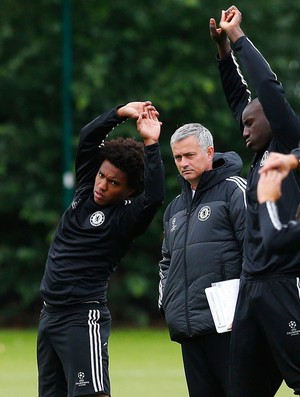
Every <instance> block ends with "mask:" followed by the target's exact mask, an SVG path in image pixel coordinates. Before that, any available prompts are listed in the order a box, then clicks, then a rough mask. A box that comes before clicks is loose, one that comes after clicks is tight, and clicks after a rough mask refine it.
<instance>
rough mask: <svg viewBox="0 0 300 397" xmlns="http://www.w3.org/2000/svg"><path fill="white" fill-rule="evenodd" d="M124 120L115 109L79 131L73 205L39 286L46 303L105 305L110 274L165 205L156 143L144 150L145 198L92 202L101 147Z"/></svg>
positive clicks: (50, 250)
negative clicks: (97, 303) (102, 204)
mask: <svg viewBox="0 0 300 397" xmlns="http://www.w3.org/2000/svg"><path fill="white" fill-rule="evenodd" d="M125 120H126V119H125V118H120V117H118V116H117V114H116V109H113V110H110V111H107V112H106V113H104V114H102V115H101V116H99V117H98V118H96V119H95V120H94V121H92V122H91V123H89V124H88V125H87V126H85V127H84V128H83V129H82V131H81V136H80V141H79V146H78V151H77V156H76V164H75V166H76V191H75V196H74V200H73V202H72V204H71V205H70V207H69V208H68V209H67V210H66V211H65V213H64V214H63V216H62V218H61V221H60V223H59V225H58V227H57V229H56V232H55V234H54V237H53V240H52V243H51V246H50V249H49V253H48V258H47V262H46V268H45V273H44V276H43V279H42V282H41V288H40V293H41V297H42V299H43V300H44V301H45V302H46V303H48V304H51V305H69V304H76V303H78V302H86V301H100V302H102V303H105V302H106V291H107V286H108V280H109V277H110V275H111V273H113V272H114V271H115V270H116V267H117V265H118V264H119V262H120V260H121V259H122V257H123V256H124V255H125V254H126V253H127V251H128V250H129V249H130V247H131V246H132V243H133V240H134V238H135V237H136V236H138V235H140V234H142V233H144V231H145V230H146V228H147V227H148V225H149V224H150V223H151V221H152V219H153V217H154V215H155V213H156V212H157V210H158V208H159V207H160V206H161V205H162V202H163V199H164V170H163V164H162V160H161V155H160V149H159V144H158V143H157V144H153V145H150V146H145V148H144V152H145V172H144V174H145V182H144V183H145V190H144V192H143V194H141V195H139V196H137V197H135V198H132V199H130V200H125V201H122V202H120V203H117V204H114V205H110V206H100V205H98V204H96V203H95V201H94V199H93V188H94V183H95V177H96V174H97V172H98V170H99V160H98V152H99V145H100V144H101V142H103V140H104V138H105V137H106V136H107V134H108V133H109V132H110V131H111V130H112V129H113V128H114V127H116V126H117V125H118V124H120V123H121V122H123V121H125Z"/></svg>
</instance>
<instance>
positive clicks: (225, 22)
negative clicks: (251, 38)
mask: <svg viewBox="0 0 300 397" xmlns="http://www.w3.org/2000/svg"><path fill="white" fill-rule="evenodd" d="M241 22H242V13H241V12H240V11H239V10H238V8H237V7H236V6H234V5H233V6H231V7H229V8H228V9H227V10H222V13H221V19H220V23H219V27H217V24H216V21H215V19H214V18H210V21H209V29H210V36H211V38H212V39H213V40H214V41H215V42H216V43H217V45H218V46H221V50H222V46H226V49H227V51H226V53H228V48H229V42H228V39H229V40H230V41H231V42H233V43H234V42H236V41H237V40H238V39H239V38H240V37H241V36H244V35H245V34H244V32H243V31H242V29H241V27H240V24H241Z"/></svg>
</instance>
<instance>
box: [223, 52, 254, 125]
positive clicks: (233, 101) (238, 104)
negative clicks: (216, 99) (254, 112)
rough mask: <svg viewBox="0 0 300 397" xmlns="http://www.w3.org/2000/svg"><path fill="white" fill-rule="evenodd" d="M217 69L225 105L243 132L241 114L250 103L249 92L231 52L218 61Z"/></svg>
mask: <svg viewBox="0 0 300 397" xmlns="http://www.w3.org/2000/svg"><path fill="white" fill-rule="evenodd" d="M218 68H219V73H220V78H221V83H222V87H223V91H224V94H225V97H226V100H227V103H228V105H229V108H230V110H231V112H232V114H233V117H234V118H235V120H236V121H237V122H238V124H239V127H240V129H241V131H243V124H242V113H243V110H244V109H245V107H246V106H247V104H248V103H249V102H250V101H251V92H250V90H249V88H248V85H247V83H246V81H245V79H244V77H243V75H242V72H241V70H240V68H239V65H238V63H237V60H236V58H235V56H234V54H233V52H231V53H230V54H229V55H228V56H227V57H226V58H225V59H222V60H221V61H219V63H218Z"/></svg>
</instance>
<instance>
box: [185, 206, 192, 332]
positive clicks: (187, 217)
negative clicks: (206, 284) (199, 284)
mask: <svg viewBox="0 0 300 397" xmlns="http://www.w3.org/2000/svg"><path fill="white" fill-rule="evenodd" d="M191 208H192V204H190V209H187V211H186V229H185V237H184V246H183V247H184V248H183V249H184V255H183V261H184V263H183V266H184V284H185V305H184V306H185V318H186V324H187V331H188V334H189V336H190V337H191V336H192V328H191V323H190V317H189V310H188V298H189V296H188V295H189V294H188V290H189V289H188V275H187V262H186V243H187V237H188V230H189V223H190V215H191Z"/></svg>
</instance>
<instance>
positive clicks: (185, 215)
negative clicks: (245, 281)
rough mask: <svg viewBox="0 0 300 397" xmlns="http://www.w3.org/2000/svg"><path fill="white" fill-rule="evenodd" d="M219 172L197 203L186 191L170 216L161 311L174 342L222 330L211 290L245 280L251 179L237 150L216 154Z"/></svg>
mask: <svg viewBox="0 0 300 397" xmlns="http://www.w3.org/2000/svg"><path fill="white" fill-rule="evenodd" d="M213 166H214V168H213V170H211V171H206V172H204V173H203V174H202V175H201V178H200V182H199V184H198V187H197V190H196V192H195V195H194V198H193V199H192V193H191V188H190V184H189V183H188V182H187V181H185V180H184V179H183V178H182V177H181V176H180V177H179V181H180V184H181V186H182V193H181V194H180V195H179V196H177V197H176V198H175V199H174V200H173V201H172V202H171V203H170V204H169V205H168V207H167V209H166V211H165V214H164V241H163V246H162V260H161V261H160V263H159V267H160V288H159V307H160V309H161V311H162V312H163V313H164V315H165V319H166V323H167V326H168V328H169V332H170V336H171V339H172V340H176V341H180V339H182V338H188V337H192V336H198V335H201V334H206V333H211V332H216V329H215V326H214V323H213V320H212V316H211V313H210V310H209V307H208V302H207V298H206V295H205V291H204V290H205V288H206V287H210V286H211V283H213V282H217V281H221V280H229V279H233V278H239V276H240V272H241V268H242V245H243V238H244V221H245V187H246V181H245V179H243V178H241V177H239V176H237V175H239V173H240V170H241V167H242V161H241V159H240V157H239V156H238V155H237V154H236V153H234V152H228V153H225V154H215V157H214V163H213Z"/></svg>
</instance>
